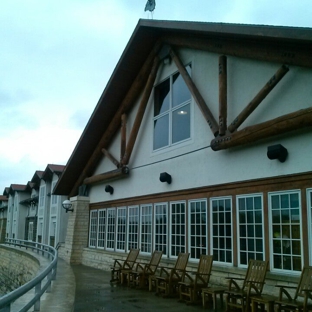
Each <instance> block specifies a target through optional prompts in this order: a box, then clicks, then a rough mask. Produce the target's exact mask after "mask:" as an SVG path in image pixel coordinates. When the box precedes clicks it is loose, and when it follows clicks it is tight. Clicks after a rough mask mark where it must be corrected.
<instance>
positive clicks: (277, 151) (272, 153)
mask: <svg viewBox="0 0 312 312" xmlns="http://www.w3.org/2000/svg"><path fill="white" fill-rule="evenodd" d="M287 155H288V151H287V149H286V148H285V147H284V146H283V145H281V144H276V145H271V146H268V152H267V156H268V158H269V159H278V160H279V161H280V162H284V161H285V160H286V158H287Z"/></svg>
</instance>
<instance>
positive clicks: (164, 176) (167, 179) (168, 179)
mask: <svg viewBox="0 0 312 312" xmlns="http://www.w3.org/2000/svg"><path fill="white" fill-rule="evenodd" d="M159 180H160V182H167V183H168V184H171V181H172V178H171V175H170V174H169V173H167V172H162V173H161V174H160V176H159Z"/></svg>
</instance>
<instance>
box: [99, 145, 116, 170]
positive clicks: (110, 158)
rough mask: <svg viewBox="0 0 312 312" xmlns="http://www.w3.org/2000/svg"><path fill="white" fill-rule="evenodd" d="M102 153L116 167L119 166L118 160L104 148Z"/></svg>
mask: <svg viewBox="0 0 312 312" xmlns="http://www.w3.org/2000/svg"><path fill="white" fill-rule="evenodd" d="M102 152H103V154H104V155H105V156H106V157H107V158H108V159H109V160H110V161H111V162H112V163H113V164H114V165H115V166H116V167H117V168H119V167H120V163H119V161H118V160H117V159H116V158H115V157H114V156H113V155H112V154H111V153H110V152H109V151H108V150H106V149H105V148H102Z"/></svg>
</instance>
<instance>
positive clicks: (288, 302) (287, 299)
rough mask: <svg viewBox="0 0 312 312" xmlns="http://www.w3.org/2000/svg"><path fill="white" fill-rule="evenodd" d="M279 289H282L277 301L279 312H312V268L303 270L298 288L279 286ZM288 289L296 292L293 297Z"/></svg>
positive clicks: (307, 267)
mask: <svg viewBox="0 0 312 312" xmlns="http://www.w3.org/2000/svg"><path fill="white" fill-rule="evenodd" d="M277 287H280V291H279V298H278V299H276V300H275V304H276V306H277V310H278V311H281V310H284V311H285V310H287V311H302V312H307V311H309V310H312V302H311V300H312V266H306V267H304V268H303V270H302V272H301V276H300V280H299V283H298V286H297V287H292V286H284V285H282V286H281V285H277ZM287 289H295V290H296V291H295V294H294V296H293V297H292V296H291V295H290V294H289V292H288V291H287ZM309 299H310V301H309Z"/></svg>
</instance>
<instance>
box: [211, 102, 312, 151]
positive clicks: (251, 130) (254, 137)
mask: <svg viewBox="0 0 312 312" xmlns="http://www.w3.org/2000/svg"><path fill="white" fill-rule="evenodd" d="M307 127H312V107H309V108H305V109H301V110H299V111H297V112H294V113H290V114H286V115H283V116H281V117H278V118H275V119H271V120H269V121H265V122H262V123H259V124H257V125H254V126H250V127H246V128H244V129H242V130H240V131H237V132H234V133H232V134H229V135H225V136H224V137H219V138H215V139H213V140H212V141H211V144H210V145H211V148H212V150H214V151H219V150H222V149H227V148H230V147H234V146H241V145H244V144H247V143H254V142H256V141H259V140H261V139H265V138H269V137H272V136H276V135H280V134H285V133H288V132H291V131H294V130H299V129H303V128H307Z"/></svg>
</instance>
